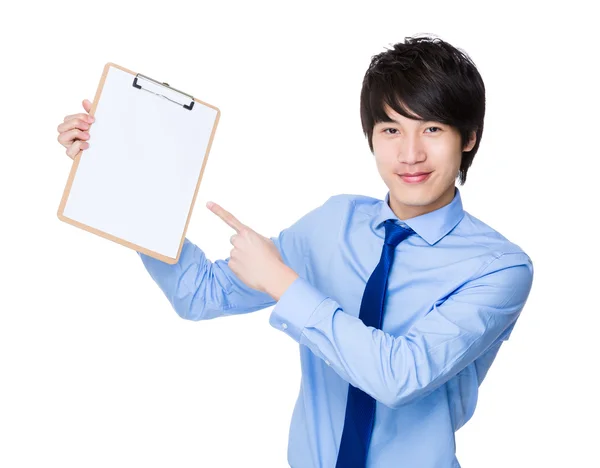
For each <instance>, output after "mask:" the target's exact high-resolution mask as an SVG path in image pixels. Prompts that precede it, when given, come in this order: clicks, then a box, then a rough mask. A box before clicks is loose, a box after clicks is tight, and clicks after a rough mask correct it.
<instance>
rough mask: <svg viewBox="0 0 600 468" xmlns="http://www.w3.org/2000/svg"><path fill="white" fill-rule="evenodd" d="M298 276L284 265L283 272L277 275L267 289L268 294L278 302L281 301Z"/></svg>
mask: <svg viewBox="0 0 600 468" xmlns="http://www.w3.org/2000/svg"><path fill="white" fill-rule="evenodd" d="M298 276H299V275H298V274H297V273H296V272H295V271H294V270H292V269H291V268H290V267H288V266H287V265H283V267H282V268H281V270H280V271H279V272H278V273H277V275H275V277H274V279H273V282H272V283H271V284H270V285H269V287H268V288H267V289H266V292H267V294H269V296H271V297H272V298H273V299H275V300H276V301H279V299H280V298H281V296H283V293H284V292H285V291H286V290H287V288H289V287H290V286H291V285H292V283H293V282H294V281H296V279H297V278H298Z"/></svg>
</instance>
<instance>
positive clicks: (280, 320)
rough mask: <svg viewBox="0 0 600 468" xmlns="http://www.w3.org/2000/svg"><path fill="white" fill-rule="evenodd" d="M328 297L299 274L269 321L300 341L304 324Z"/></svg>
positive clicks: (278, 303)
mask: <svg viewBox="0 0 600 468" xmlns="http://www.w3.org/2000/svg"><path fill="white" fill-rule="evenodd" d="M327 297H328V296H326V295H325V294H323V293H322V292H321V291H319V290H318V289H317V288H315V287H314V286H312V285H311V284H310V283H309V282H308V281H306V280H305V279H304V278H302V277H300V276H298V278H296V279H295V280H294V282H293V283H292V284H291V285H290V286H289V287H288V288H287V289H286V290H285V291H284V292H283V294H282V295H281V297H280V298H279V301H278V302H277V304H275V307H274V308H273V310H272V311H271V316H270V318H269V323H270V324H271V326H273V327H274V328H277V329H278V330H282V331H283V332H284V333H285V334H287V335H288V336H290V337H291V338H292V339H294V340H295V341H296V342H297V343H300V337H301V335H302V330H304V325H305V324H306V323H307V322H308V319H309V318H310V316H311V315H312V314H313V313H314V312H315V310H317V308H318V307H319V305H320V304H321V303H322V302H323V301H324V300H325V299H327Z"/></svg>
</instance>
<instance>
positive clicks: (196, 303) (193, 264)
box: [137, 200, 329, 320]
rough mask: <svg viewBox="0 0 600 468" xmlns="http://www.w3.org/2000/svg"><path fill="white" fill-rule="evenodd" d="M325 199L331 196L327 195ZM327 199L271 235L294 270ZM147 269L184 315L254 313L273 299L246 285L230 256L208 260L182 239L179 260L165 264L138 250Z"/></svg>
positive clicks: (202, 317)
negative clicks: (233, 266) (307, 236)
mask: <svg viewBox="0 0 600 468" xmlns="http://www.w3.org/2000/svg"><path fill="white" fill-rule="evenodd" d="M328 201H329V200H328ZM326 205H327V206H328V203H327V202H325V203H324V204H323V205H321V206H320V207H317V208H315V209H313V210H312V211H310V212H309V213H307V214H305V215H304V216H302V217H301V218H300V219H299V220H297V221H296V222H295V223H294V224H292V225H291V226H290V227H288V228H286V229H284V230H282V231H281V232H280V233H279V235H277V236H274V237H270V239H271V240H272V241H273V243H274V244H275V246H276V247H277V250H278V251H279V253H280V255H281V258H282V260H283V262H284V263H285V264H286V265H287V266H289V267H290V268H292V269H293V270H294V271H296V270H299V269H301V267H302V262H304V248H305V246H304V239H305V237H306V234H305V233H306V232H308V231H310V229H311V226H313V225H314V224H315V223H317V224H318V222H319V219H320V217H321V216H322V210H323V207H325V206H326ZM137 254H138V255H139V257H140V258H141V259H142V262H143V265H144V266H145V268H146V270H147V271H148V273H149V274H150V276H151V277H152V279H153V280H154V281H155V282H156V284H157V285H158V286H159V288H160V289H161V290H162V292H163V293H164V295H165V296H166V297H167V299H168V300H169V302H170V304H171V306H172V307H173V309H174V310H175V311H176V312H177V314H178V315H179V316H180V317H181V318H184V319H188V320H208V319H213V318H216V317H221V316H227V315H234V314H244V313H249V312H254V311H257V310H261V309H264V308H267V307H270V306H272V305H274V304H275V303H276V301H275V299H273V297H271V296H270V295H269V294H267V293H265V292H261V291H258V290H256V289H253V288H251V287H249V286H248V285H246V284H245V283H244V282H243V281H241V280H240V279H239V278H238V277H237V275H236V274H235V273H234V272H233V271H232V270H231V268H229V260H230V258H229V257H228V258H226V259H225V260H216V261H214V262H211V261H210V260H209V259H208V258H206V255H205V253H204V251H203V250H202V249H201V248H200V247H198V246H197V245H195V244H194V243H192V242H191V241H190V240H189V239H187V238H185V239H184V243H183V247H182V250H181V255H180V256H179V261H178V262H177V263H176V264H173V265H171V264H168V263H165V262H162V261H160V260H158V259H155V258H154V257H150V256H149V255H145V254H144V253H142V252H137Z"/></svg>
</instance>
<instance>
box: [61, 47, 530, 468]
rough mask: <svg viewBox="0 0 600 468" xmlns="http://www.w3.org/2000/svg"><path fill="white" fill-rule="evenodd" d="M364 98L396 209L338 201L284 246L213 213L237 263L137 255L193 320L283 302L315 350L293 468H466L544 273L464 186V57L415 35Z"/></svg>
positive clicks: (386, 57)
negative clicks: (538, 274)
mask: <svg viewBox="0 0 600 468" xmlns="http://www.w3.org/2000/svg"><path fill="white" fill-rule="evenodd" d="M360 98H361V107H360V112H361V120H362V125H363V130H364V133H365V135H366V136H367V138H368V142H369V147H370V149H371V151H372V153H373V154H374V157H375V163H376V166H377V170H378V171H379V174H380V175H381V177H382V179H383V181H384V182H385V184H386V186H387V187H388V188H389V191H388V192H387V194H386V196H385V199H384V200H379V199H376V198H372V197H368V196H363V195H350V194H340V195H334V196H332V197H330V198H329V199H328V200H327V201H326V202H325V203H324V204H322V205H321V206H319V207H317V208H315V209H314V210H312V211H311V212H309V213H308V214H306V215H305V216H303V217H302V218H300V219H299V220H298V221H297V222H296V223H294V224H293V225H292V226H290V227H289V228H286V229H284V230H282V231H281V232H280V234H279V235H278V236H276V237H271V238H266V237H263V236H261V235H259V234H258V233H256V232H255V231H253V230H252V229H250V228H249V227H248V226H245V225H243V224H242V223H240V222H239V221H238V220H237V219H236V218H235V217H234V216H233V215H232V214H231V213H228V212H227V211H225V210H224V209H223V208H222V207H220V206H219V205H216V204H211V203H209V204H208V205H209V208H210V209H211V210H213V212H214V213H215V214H217V215H218V216H219V217H221V218H222V219H223V220H224V221H225V222H226V223H227V224H229V225H230V226H231V227H232V228H233V229H234V230H235V231H236V234H235V235H233V236H232V239H231V242H232V244H233V245H234V248H233V249H232V251H231V256H230V257H229V258H228V259H226V260H217V261H215V262H214V263H213V262H211V261H209V260H208V259H207V258H206V256H205V255H204V253H203V251H202V250H201V249H200V248H199V247H197V246H196V245H194V244H193V243H192V242H190V241H189V240H188V239H185V241H184V246H183V250H182V253H181V256H180V260H179V263H178V264H176V265H168V264H166V263H163V262H160V261H159V260H156V259H154V258H152V257H149V256H146V255H144V254H142V253H139V255H140V257H141V259H142V261H143V264H144V265H145V267H146V269H147V270H148V272H149V273H150V275H151V276H152V278H153V279H154V281H155V282H156V283H157V284H158V286H159V287H160V288H161V289H162V291H163V292H164V293H165V295H166V297H167V298H168V299H169V301H170V303H171V304H172V306H173V308H174V309H175V311H176V312H177V313H178V314H179V315H180V316H181V317H183V318H185V319H189V320H207V319H212V318H215V317H219V316H223V315H231V314H242V313H248V312H252V311H256V310H260V309H263V308H266V307H270V306H273V305H274V306H275V307H274V308H273V310H272V313H271V316H270V321H269V322H270V324H271V325H272V326H273V327H274V328H276V329H277V330H280V331H282V332H283V333H285V334H287V335H288V336H289V337H290V338H292V339H293V340H295V341H296V342H298V343H299V344H300V345H301V346H300V356H301V361H302V366H301V367H302V382H301V393H300V395H299V397H298V399H297V402H296V406H295V408H294V412H293V415H292V422H291V427H290V434H289V446H288V461H289V464H290V466H291V467H292V468H317V467H322V468H333V467H336V468H353V467H377V468H392V467H394V468H396V467H399V466H402V467H407V468H408V467H410V468H446V467H447V468H451V467H452V468H456V467H460V465H459V462H458V460H457V458H456V456H455V451H456V450H455V438H454V433H455V432H456V430H457V429H458V428H460V427H461V426H463V425H464V424H465V423H466V422H467V421H468V420H469V419H470V418H471V416H472V414H473V411H474V409H475V405H476V402H477V394H478V387H479V385H480V384H481V382H482V380H483V379H484V377H485V375H486V373H487V371H488V369H489V367H490V365H491V364H492V362H493V360H494V358H495V356H496V354H497V352H498V350H499V348H500V346H501V344H502V342H503V341H505V340H507V339H508V338H509V336H510V333H511V331H512V329H513V327H514V325H515V322H516V320H517V318H518V316H519V315H520V312H521V310H522V309H523V306H524V305H525V302H526V300H527V297H528V295H529V292H530V289H531V285H532V281H533V264H532V261H531V259H530V258H529V257H528V255H527V254H525V253H524V252H523V251H522V250H521V249H520V248H519V247H518V246H517V245H515V244H514V243H512V242H510V241H508V240H507V239H506V238H505V237H503V236H502V235H501V234H499V233H498V232H497V231H495V230H494V229H492V228H491V227H489V226H487V225H486V224H485V223H483V222H482V221H480V220H478V219H477V218H475V217H474V216H472V215H470V214H469V213H468V212H466V211H464V210H463V207H462V202H461V196H460V191H459V189H458V187H456V186H455V181H456V179H457V178H459V183H460V184H461V185H462V184H464V183H465V181H466V177H467V172H468V169H469V167H470V165H471V163H472V161H473V158H474V156H475V154H476V152H477V149H478V147H479V143H480V141H481V136H482V132H483V120H484V114H485V89H484V84H483V81H482V79H481V77H480V75H479V73H478V71H477V69H476V67H475V65H474V64H473V63H472V61H471V60H470V58H469V57H468V56H467V55H466V54H465V53H463V52H461V51H459V50H457V49H456V48H454V47H453V46H451V45H450V44H448V43H446V42H444V41H442V40H440V39H437V38H436V39H431V38H427V37H413V38H406V39H405V42H404V43H398V44H395V45H394V47H393V49H391V50H387V51H385V52H382V53H380V54H378V55H376V56H374V57H373V58H372V61H371V64H370V66H369V69H368V70H367V72H366V75H365V78H364V82H363V88H362V92H361V97H360ZM86 110H87V109H86ZM73 125H74V124H73ZM68 128H69V125H66V122H65V125H64V126H63V128H62V130H63V131H67V130H68ZM60 130H61V128H60V127H59V131H60ZM63 140H65V141H66V138H64V139H63ZM59 141H60V139H59ZM63 144H64V143H63ZM84 145H86V144H85V143H84ZM85 147H86V146H83V148H85ZM72 151H74V150H72ZM257 463H259V462H258V461H257Z"/></svg>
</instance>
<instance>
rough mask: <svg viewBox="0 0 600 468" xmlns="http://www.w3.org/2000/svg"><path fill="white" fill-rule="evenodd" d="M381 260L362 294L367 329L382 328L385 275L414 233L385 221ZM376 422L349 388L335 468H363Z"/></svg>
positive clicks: (366, 400)
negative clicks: (402, 242)
mask: <svg viewBox="0 0 600 468" xmlns="http://www.w3.org/2000/svg"><path fill="white" fill-rule="evenodd" d="M384 225H385V241H384V244H383V251H382V252H381V259H380V260H379V263H378V264H377V266H376V267H375V270H373V273H372V274H371V277H370V278H369V281H367V285H366V287H365V292H364V293H363V297H362V302H361V305H360V314H359V318H360V319H361V320H362V321H363V323H364V324H365V325H367V326H371V327H375V328H381V322H382V318H383V304H384V299H385V292H386V289H387V281H388V273H389V271H390V267H391V265H392V261H393V260H394V250H395V249H396V246H397V245H398V244H399V243H400V242H401V241H403V240H404V239H406V238H407V237H408V236H409V235H410V234H412V233H413V232H414V231H413V230H412V229H410V228H408V229H406V228H403V227H401V226H399V225H398V224H396V223H394V221H393V220H391V219H388V220H386V221H385V223H384ZM374 422H375V400H374V399H373V397H372V396H371V395H369V394H367V393H365V392H363V391H362V390H361V389H359V388H357V387H355V386H353V385H352V384H348V401H347V403H346V417H345V420H344V430H343V432H342V440H341V442H340V451H339V452H338V457H337V464H336V465H335V466H336V468H364V467H365V464H366V462H367V452H368V450H369V443H370V441H371V433H372V432H373V424H374Z"/></svg>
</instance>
